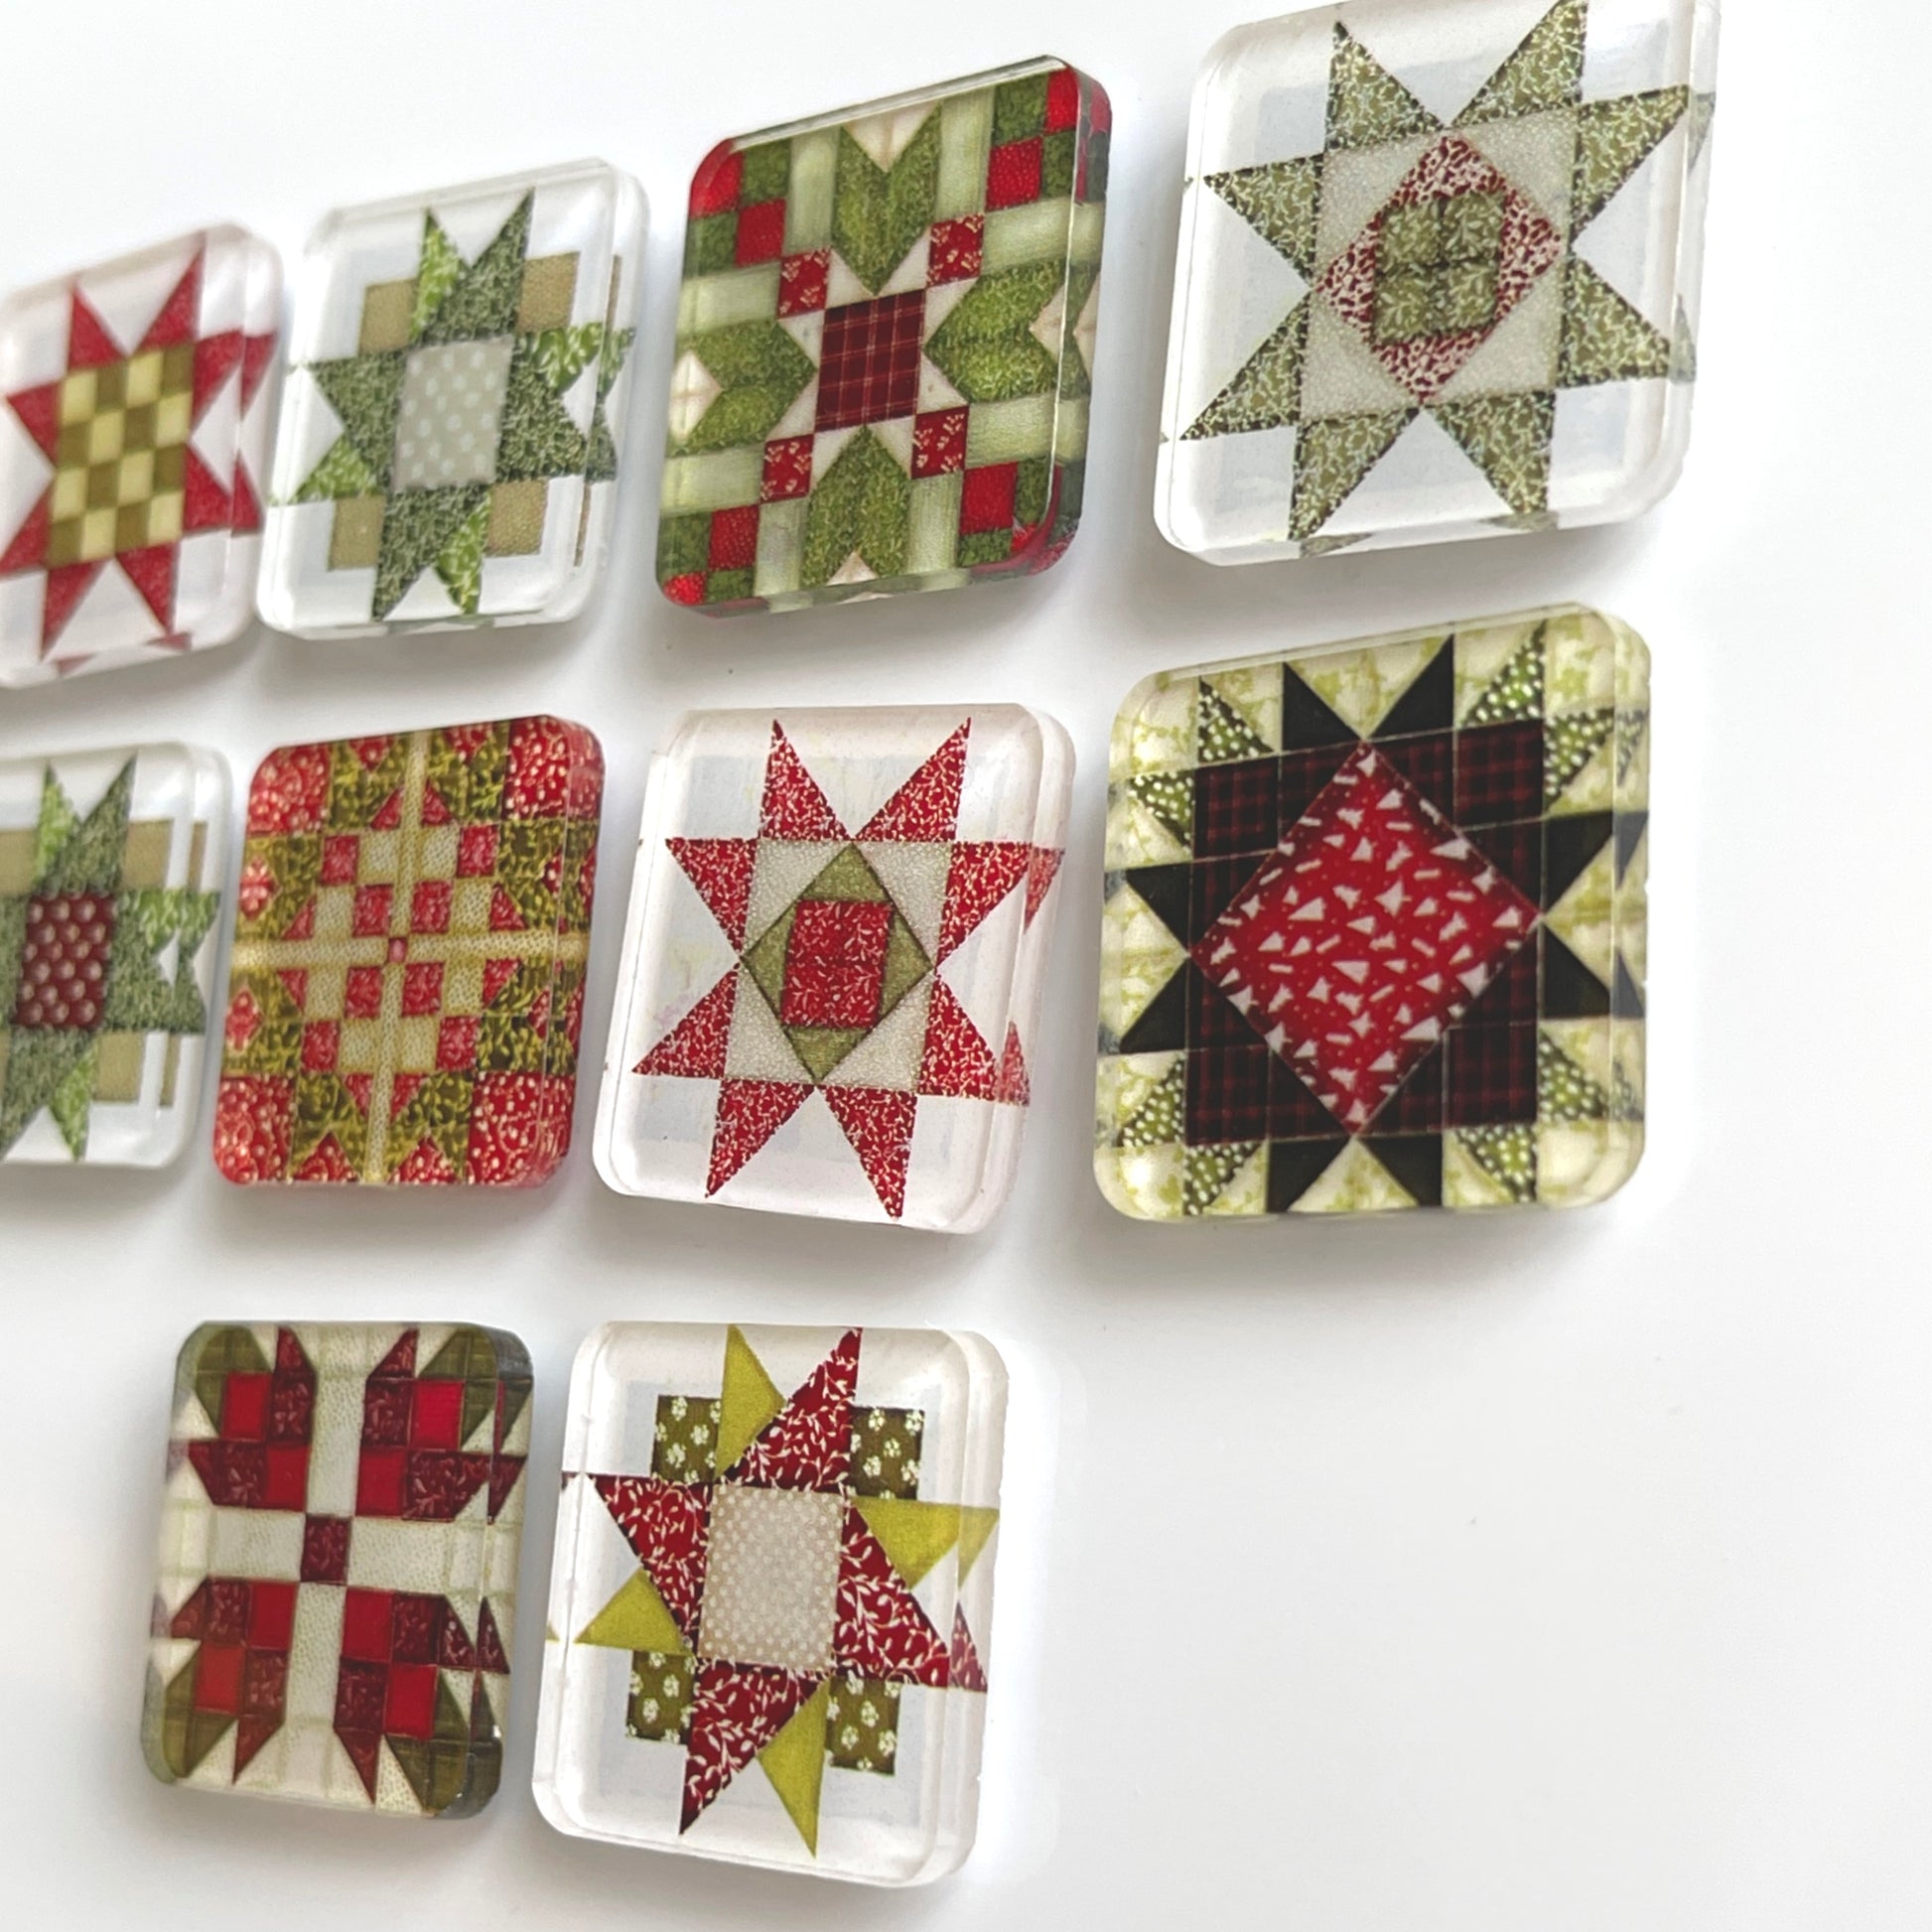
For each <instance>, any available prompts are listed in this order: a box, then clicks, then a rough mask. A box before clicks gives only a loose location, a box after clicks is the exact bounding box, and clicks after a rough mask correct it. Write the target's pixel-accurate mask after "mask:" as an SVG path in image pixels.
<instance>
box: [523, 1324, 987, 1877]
mask: <svg viewBox="0 0 1932 1932" xmlns="http://www.w3.org/2000/svg"><path fill="white" fill-rule="evenodd" d="M1005 1386H1006V1383H1005V1371H1004V1369H1003V1368H1002V1367H1001V1365H1000V1362H999V1358H998V1356H997V1355H995V1354H994V1352H993V1350H992V1349H991V1348H990V1347H989V1346H988V1345H987V1344H986V1343H985V1342H983V1341H981V1340H979V1339H978V1338H977V1337H974V1336H951V1335H946V1334H941V1333H932V1332H918V1331H897V1330H865V1331H862V1330H859V1329H853V1330H850V1331H849V1332H846V1333H844V1334H840V1333H839V1332H838V1331H837V1330H831V1331H820V1330H811V1329H769V1328H763V1329H760V1328H750V1329H742V1328H737V1327H730V1328H718V1327H697V1326H692V1327H682V1326H673V1325H658V1324H635V1325H630V1324H620V1325H618V1326H615V1327H612V1328H607V1329H605V1330H603V1331H601V1333H600V1334H597V1335H593V1336H592V1337H591V1339H590V1340H589V1341H588V1342H587V1343H586V1344H585V1348H584V1350H583V1352H582V1353H581V1354H580V1356H579V1360H578V1368H577V1374H576V1378H575V1381H574V1383H573V1391H572V1413H571V1422H570V1437H569V1444H568V1448H567V1451H566V1457H567V1467H568V1469H569V1473H567V1474H566V1476H565V1478H564V1502H563V1505H562V1515H563V1520H562V1524H561V1526H560V1532H559V1537H558V1544H557V1559H556V1569H555V1573H554V1576H553V1579H552V1587H551V1612H550V1623H551V1627H550V1633H549V1643H548V1646H547V1650H546V1660H545V1682H544V1697H543V1709H542V1715H541V1719H540V1740H539V1745H538V1761H537V1772H536V1786H537V1795H538V1802H539V1803H540V1804H541V1806H542V1807H543V1809H544V1812H545V1815H546V1816H547V1817H549V1819H550V1820H551V1822H552V1823H553V1824H555V1825H557V1826H558V1827H559V1828H560V1829H562V1830H565V1831H569V1832H574V1833H579V1834H582V1835H585V1836H590V1837H597V1838H606V1839H611V1840H614V1841H616V1842H620V1843H630V1844H639V1845H652V1846H656V1847H659V1848H660V1849H665V1850H676V1851H688V1852H693V1853H696V1854H699V1855H700V1856H704V1857H712V1858H723V1859H730V1860H735V1861H739V1862H743V1863H759V1864H770V1865H778V1866H790V1867H795V1868H796V1867H802V1868H805V1869H810V1870H815V1871H819V1872H821V1873H823V1874H825V1875H828V1876H836V1877H845V1878H860V1879H867V1880H871V1881H873V1882H879V1883H908V1882H915V1881H918V1880H921V1879H924V1878H929V1877H934V1876H937V1875H938V1874H939V1873H940V1872H941V1871H943V1870H946V1869H950V1868H951V1867H952V1866H953V1865H955V1864H957V1863H959V1861H960V1859H962V1858H963V1857H964V1856H965V1853H966V1850H967V1849H968V1848H969V1847H970V1844H971V1841H972V1836H973V1821H974V1806H975V1794H976V1788H977V1777H978V1755H979V1725H980V1722H981V1712H982V1708H983V1704H984V1698H985V1693H986V1688H987V1675H986V1658H987V1648H986V1639H987V1636H988V1634H989V1626H988V1619H989V1615H990V1610H991V1588H992V1571H993V1550H992V1545H993V1540H994V1537H995V1534H996V1531H997V1527H998V1522H999V1511H998V1494H999V1481H1000V1460H1001V1435H1002V1432H1003V1426H1004V1408H1005Z"/></svg>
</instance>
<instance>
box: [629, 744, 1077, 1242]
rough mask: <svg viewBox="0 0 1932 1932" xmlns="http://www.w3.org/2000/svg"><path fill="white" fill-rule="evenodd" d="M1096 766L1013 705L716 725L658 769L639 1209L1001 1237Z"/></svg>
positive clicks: (632, 1032) (640, 1061)
mask: <svg viewBox="0 0 1932 1932" xmlns="http://www.w3.org/2000/svg"><path fill="white" fill-rule="evenodd" d="M1071 778H1072V752H1071V747H1070V745H1069V743H1068V741H1067V739H1066V735H1065V733H1064V732H1063V731H1062V730H1061V729H1060V727H1059V726H1058V725H1056V724H1054V723H1053V722H1052V721H1051V720H1050V719H1047V718H1044V717H1042V716H1040V715H1039V714H1037V713H1035V712H1030V711H1025V710H1021V709H1019V708H1018V707H1014V706H994V707H987V708H984V709H979V710H973V711H967V712H959V711H940V710H883V709H882V710H852V711H787V712H780V713H777V714H776V715H773V714H772V713H770V712H703V713H696V714H693V715H692V716H691V717H689V718H687V719H686V720H685V721H684V724H683V726H682V727H681V729H680V730H679V732H678V734H677V736H676V737H675V739H674V740H673V741H672V744H671V746H670V748H669V750H668V751H667V752H666V753H665V754H664V755H663V756H662V757H661V758H660V759H659V760H658V763H657V766H656V768H655V770H654V772H653V776H652V781H651V788H650V796H649V800H648V802H647V804H646V808H645V815H644V828H645V829H644V838H643V842H642V845H641V848H640V850H639V854H638V862H637V871H636V877H635V883H634V885H633V888H632V895H631V907H630V917H629V924H628V927H627V930H626V937H625V957H624V966H623V971H622V974H621V981H620V993H619V1006H618V1016H617V1023H616V1035H615V1038H614V1044H613V1047H612V1058H611V1061H610V1065H609V1068H608V1070H607V1074H606V1079H605V1084H604V1091H603V1096H602V1101H601V1105H600V1110H599V1116H598V1131H597V1143H596V1147H597V1158H598V1165H599V1168H600V1171H601V1172H602V1173H603V1174H604V1176H605V1178H606V1179H607V1180H608V1181H609V1182H610V1183H611V1185H612V1186H614V1187H616V1188H617V1189H618V1190H619V1191H620V1192H622V1193H632V1194H654V1195H659V1196H663V1197H666V1198H670V1199H676V1200H718V1201H721V1202H724V1203H727V1204H730V1205H736V1206H746V1207H759V1208H768V1209H775V1210H777V1211H780V1212H786V1213H803V1214H820V1215H830V1216H835V1217H839V1218H844V1219H852V1220H868V1221H888V1222H895V1223H898V1224H901V1225H904V1226H909V1227H928V1228H941V1229H949V1230H954V1231H963V1230H966V1229H970V1228H975V1227H979V1226H983V1225H984V1224H985V1223H986V1222H987V1221H988V1220H990V1219H991V1217H992V1216H993V1215H994V1214H995V1213H996V1212H997V1211H998V1209H999V1207H1000V1205H1001V1203H1002V1202H1003V1201H1004V1200H1005V1198H1006V1195H1007V1193H1008V1191H1009V1189H1010V1188H1011V1186H1012V1182H1013V1178H1014V1174H1015V1172H1016V1168H1017V1164H1018V1158H1019V1151H1020V1129H1021V1124H1022V1120H1023V1117H1024V1114H1025V1110H1026V1105H1027V1100H1028V1096H1029V1092H1030V1079H1029V1074H1028V1065H1029V1061H1030V1058H1031V1055H1032V1052H1033V1047H1034V1038H1035V1030H1036V1028H1037V1024H1038V1010H1039V1000H1040V994H1041V987H1042V973H1043V969H1044V963H1045V957H1046V947H1047V943H1048V940H1049V938H1050V932H1051V924H1052V916H1053V909H1054V903H1055V894H1054V882H1055V880H1056V878H1057V876H1058V871H1059V863H1060V855H1061V849H1062V843H1063V839H1064V836H1065V821H1066V808H1067V797H1068V792H1069V788H1070V784H1071Z"/></svg>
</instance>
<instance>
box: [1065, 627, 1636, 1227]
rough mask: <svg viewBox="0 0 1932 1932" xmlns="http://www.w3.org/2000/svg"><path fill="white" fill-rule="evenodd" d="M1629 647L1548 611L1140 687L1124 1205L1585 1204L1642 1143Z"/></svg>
mask: <svg viewBox="0 0 1932 1932" xmlns="http://www.w3.org/2000/svg"><path fill="white" fill-rule="evenodd" d="M1649 749H1650V696H1649V657H1648V653H1647V651H1646V650H1645V648H1644V645H1643V643H1642V641H1641V640H1640V639H1639V638H1638V637H1637V636H1636V635H1635V633H1633V632H1632V631H1630V630H1629V629H1628V628H1627V627H1626V626H1625V625H1623V624H1621V623H1619V622H1617V621H1615V620H1613V619H1610V618H1605V617H1602V616H1600V615H1598V614H1597V613H1595V612H1590V611H1583V610H1577V609H1567V610H1560V611H1554V612H1546V613H1538V614H1533V615H1531V616H1527V617H1523V618H1517V619H1505V620H1488V621H1482V622H1480V623H1475V624H1470V625H1467V626H1463V627H1460V628H1457V629H1454V630H1451V631H1435V632H1427V633H1410V634H1405V635H1401V636H1395V637H1387V638H1375V639H1370V640H1368V641H1366V642H1364V643H1360V644H1354V645H1347V646H1342V647H1340V648H1337V649H1333V650H1327V651H1317V652H1312V653H1309V654H1306V655H1297V656H1295V657H1291V658H1259V659H1252V660H1248V661H1245V662H1241V663H1233V664H1221V665H1207V666H1201V667H1197V668H1194V669H1189V670H1185V671H1177V672H1172V673H1163V674H1161V675H1159V676H1157V677H1155V678H1152V679H1150V680H1148V681H1147V682H1146V683H1145V684H1143V685H1141V686H1140V687H1139V688H1138V689H1137V690H1136V691H1135V692H1134V693H1133V694H1132V695H1131V696H1130V697H1129V698H1128V701H1127V703H1126V705H1125V707H1124V708H1123V710H1122V712H1121V714H1120V717H1119V720H1118V721H1117V723H1116V726H1115V731H1114V743H1113V754H1112V774H1111V776H1112V788H1111V792H1110V805H1109V820H1108V858H1107V867H1108V874H1107V895H1106V907H1105V912H1104V915H1103V920H1102V940H1101V945H1102V959H1101V1011H1100V1030H1101V1031H1100V1068H1099V1089H1098V1128H1097V1141H1096V1148H1095V1156H1094V1159H1095V1171H1096V1173H1097V1174H1098V1176H1099V1180H1100V1184H1101V1188H1102V1190H1103V1191H1104V1192H1105V1194H1106V1195H1107V1197H1108V1199H1109V1200H1110V1201H1111V1202H1112V1203H1113V1204H1114V1205H1115V1206H1116V1207H1118V1208H1119V1209H1120V1210H1121V1211H1122V1212H1123V1213H1126V1214H1130V1215H1133V1216H1136V1217H1138V1218H1142V1219H1149V1220H1179V1219H1190V1218H1195V1217H1198V1216H1203V1215H1210V1216H1217V1217H1234V1218H1247V1217H1255V1216H1263V1215H1274V1214H1284V1213H1305V1214H1312V1213H1363V1212H1374V1211H1381V1210H1389V1209H1401V1208H1413V1207H1419V1206H1430V1207H1435V1206H1445V1207H1455V1208H1494V1207H1510V1206H1520V1205H1530V1204H1538V1203H1541V1204H1547V1205H1577V1204H1583V1203H1587V1202H1591V1201H1597V1200H1601V1199H1603V1198H1604V1197H1606V1196H1607V1195H1609V1194H1611V1193H1613V1192H1614V1191H1615V1190H1616V1189H1617V1188H1618V1187H1620V1186H1621V1185H1622V1184H1623V1182H1624V1181H1625V1180H1626V1179H1628V1177H1629V1175H1630V1174H1631V1173H1632V1172H1634V1170H1635V1168H1636V1165H1637V1162H1638V1160H1639V1159H1640V1157H1641V1155H1642V1151H1643V1121H1644V1023H1645V1012H1646V994H1645V951H1646V930H1647V912H1646V902H1645V882H1646V879H1647V874H1648V863H1649V838H1648V831H1649Z"/></svg>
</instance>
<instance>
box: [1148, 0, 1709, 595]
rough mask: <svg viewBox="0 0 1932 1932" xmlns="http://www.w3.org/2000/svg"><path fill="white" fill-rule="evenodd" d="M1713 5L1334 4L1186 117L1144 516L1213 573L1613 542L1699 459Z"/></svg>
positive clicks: (1289, 22) (1282, 28)
mask: <svg viewBox="0 0 1932 1932" xmlns="http://www.w3.org/2000/svg"><path fill="white" fill-rule="evenodd" d="M1717 18H1718V10H1717V5H1716V0H1635V3H1634V4H1624V0H1614V3H1613V0H1554V4H1553V0H1349V4H1347V5H1343V6H1337V7H1327V8H1322V9H1319V10H1317V11H1314V12H1310V13H1300V14H1293V15H1290V16H1288V17H1287V18H1285V19H1281V20H1274V21H1268V22H1265V23H1263V24H1261V25H1258V26H1252V27H1244V28H1240V29H1238V30H1236V32H1234V33H1233V34H1231V35H1229V36H1228V37H1227V39H1225V40H1224V41H1222V42H1221V43H1220V45H1219V46H1218V47H1217V48H1216V49H1215V50H1214V52H1213V53H1212V54H1210V55H1209V57H1208V60H1207V64H1206V66H1205V68H1204V69H1203V70H1202V73H1201V76H1200V79H1199V81H1198V83H1197V85H1196V88H1195V93H1194V105H1193V116H1192V127H1191V131H1190V135H1189V156H1188V167H1187V176H1188V187H1187V194H1186V201H1185V205H1184V210H1183V214H1182V219H1181V238H1180V257H1179V263H1178V267H1177V269H1176V271H1175V285H1174V311H1173V318H1174V319H1173V336H1172V339H1171V342H1170V345H1169V360H1168V398H1167V408H1166V415H1165V425H1164V433H1163V438H1162V448H1161V458H1160V472H1159V480H1158V483H1157V487H1156V515H1157V517H1158V519H1159V521H1160V524H1161V527H1162V529H1163V531H1164V532H1165V533H1166V534H1167V536H1168V537H1169V539H1170V540H1171V541H1172V542H1173V543H1175V544H1178V545H1179V546H1180V547H1181V548H1182V549H1183V550H1188V551H1191V552H1193V553H1194V554H1196V555H1197V556H1201V557H1204V558H1206V559H1208V560H1209V561H1212V562H1217V563H1250V562H1255V561H1259V560H1262V559H1265V558H1271V557H1294V556H1315V555H1321V554H1324V553H1326V552H1329V551H1333V550H1340V549H1346V548H1350V547H1353V546H1358V545H1383V546H1389V545H1398V544H1410V543H1434V542H1440V541H1443V540H1445V539H1448V538H1451V537H1468V536H1484V535H1494V534H1497V533H1500V532H1507V531H1513V530H1536V529H1545V528H1553V527H1557V526H1559V525H1575V524H1584V523H1600V522H1607V521H1610V520H1612V519H1615V518H1620V517H1627V516H1634V515H1636V514H1638V513H1639V512H1640V511H1642V510H1644V509H1647V508H1648V507H1649V506H1650V505H1651V504H1652V503H1654V502H1656V501H1657V500H1658V498H1659V497H1661V496H1662V495H1663V494H1664V493H1665V492H1666V491H1667V490H1668V489H1669V488H1670V486H1671V484H1672V483H1674V482H1675V481H1676V478H1677V473H1678V470H1679V468H1680V466H1681V465H1682V462H1683V458H1684V452H1685V447H1686V445H1687V443H1688V440H1689V437H1690V426H1691V390H1692V383H1693V380H1694V378H1695V375H1696V368H1697V350H1696V339H1697V323H1698V288H1699V276H1700V270H1701V263H1702V256H1703V245H1704V207H1705V201H1706V195H1707V190H1708V186H1709V178H1710V159H1709V150H1710V133H1711V121H1712V113H1713V105H1714V95H1713V92H1712V88H1713V85H1714V81H1715V74H1716V66H1717V41H1718V35H1717Z"/></svg>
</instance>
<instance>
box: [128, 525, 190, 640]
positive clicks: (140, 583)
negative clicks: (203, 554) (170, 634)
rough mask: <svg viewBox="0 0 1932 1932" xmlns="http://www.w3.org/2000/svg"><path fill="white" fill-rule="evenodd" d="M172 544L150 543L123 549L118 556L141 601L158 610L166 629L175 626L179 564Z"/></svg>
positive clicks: (160, 619) (154, 611)
mask: <svg viewBox="0 0 1932 1932" xmlns="http://www.w3.org/2000/svg"><path fill="white" fill-rule="evenodd" d="M178 554H179V553H178V552H177V550H176V548H175V546H174V545H173V544H172V543H156V544H150V545H149V546H148V548H146V549H145V550H123V551H122V552H121V553H120V554H119V556H117V557H116V558H115V560H114V561H115V562H116V563H118V564H119V565H120V567H121V569H122V570H123V571H125V572H126V573H127V581H128V582H129V583H130V584H132V585H133V586H134V588H135V589H136V590H137V591H139V592H140V593H141V602H142V603H143V604H145V605H146V606H147V607H148V609H149V610H150V611H152V612H153V613H154V621H155V622H156V623H158V624H159V625H160V626H161V627H162V629H163V630H172V629H173V628H174V627H175V563H176V559H177V556H178Z"/></svg>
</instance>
